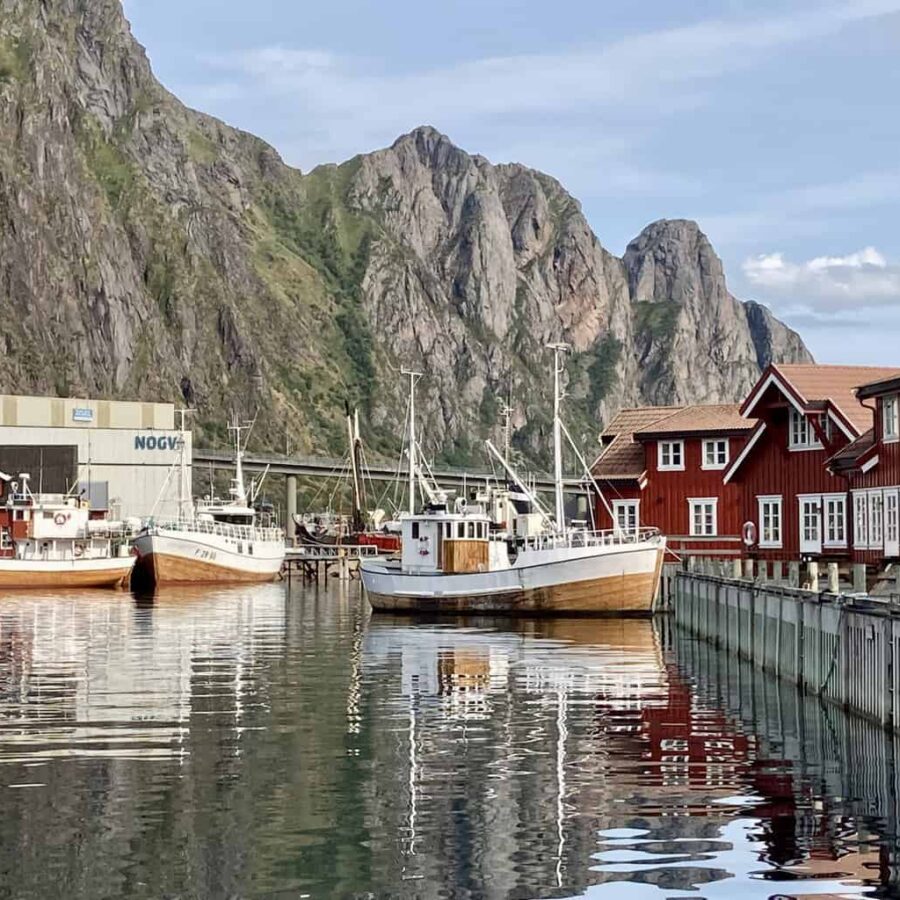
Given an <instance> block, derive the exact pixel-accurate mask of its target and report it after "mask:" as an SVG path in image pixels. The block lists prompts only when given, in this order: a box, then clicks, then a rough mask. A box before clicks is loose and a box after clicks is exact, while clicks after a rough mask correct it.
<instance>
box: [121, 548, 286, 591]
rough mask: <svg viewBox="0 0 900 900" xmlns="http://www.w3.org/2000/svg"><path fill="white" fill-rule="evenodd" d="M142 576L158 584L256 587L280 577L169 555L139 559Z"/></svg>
mask: <svg viewBox="0 0 900 900" xmlns="http://www.w3.org/2000/svg"><path fill="white" fill-rule="evenodd" d="M138 572H139V574H142V575H145V576H148V575H149V577H150V578H151V579H152V580H153V582H154V583H155V584H191V583H197V584H238V583H240V584H253V583H260V582H265V581H274V579H275V577H276V574H277V573H274V574H271V575H270V574H267V573H265V572H262V573H260V572H246V571H243V570H241V569H232V568H229V567H227V566H218V565H216V564H215V563H210V562H205V561H203V560H194V559H185V558H184V557H181V556H174V555H172V554H169V553H148V554H147V555H146V556H142V557H140V559H139V560H138Z"/></svg>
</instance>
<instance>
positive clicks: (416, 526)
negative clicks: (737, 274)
mask: <svg viewBox="0 0 900 900" xmlns="http://www.w3.org/2000/svg"><path fill="white" fill-rule="evenodd" d="M412 539H413V540H414V541H416V540H418V539H419V523H418V522H413V523H412Z"/></svg>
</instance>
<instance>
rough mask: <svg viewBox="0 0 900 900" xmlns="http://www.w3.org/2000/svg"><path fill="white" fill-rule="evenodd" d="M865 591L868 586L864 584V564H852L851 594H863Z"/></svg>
mask: <svg viewBox="0 0 900 900" xmlns="http://www.w3.org/2000/svg"><path fill="white" fill-rule="evenodd" d="M867 590H868V584H866V564H865V563H853V593H854V594H865V592H866V591H867Z"/></svg>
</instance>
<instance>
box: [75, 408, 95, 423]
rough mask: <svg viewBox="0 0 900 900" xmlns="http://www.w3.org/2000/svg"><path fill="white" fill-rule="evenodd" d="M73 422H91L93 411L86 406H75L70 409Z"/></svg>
mask: <svg viewBox="0 0 900 900" xmlns="http://www.w3.org/2000/svg"><path fill="white" fill-rule="evenodd" d="M72 421H73V422H93V421H94V411H93V410H92V409H90V408H89V407H87V406H76V407H75V409H73V410H72Z"/></svg>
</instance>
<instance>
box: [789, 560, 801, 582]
mask: <svg viewBox="0 0 900 900" xmlns="http://www.w3.org/2000/svg"><path fill="white" fill-rule="evenodd" d="M788 584H789V585H790V586H791V587H793V588H795V587H800V563H799V562H794V561H793V560H792V561H791V562H789V563H788Z"/></svg>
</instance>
